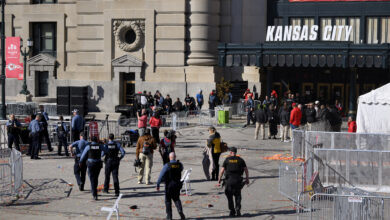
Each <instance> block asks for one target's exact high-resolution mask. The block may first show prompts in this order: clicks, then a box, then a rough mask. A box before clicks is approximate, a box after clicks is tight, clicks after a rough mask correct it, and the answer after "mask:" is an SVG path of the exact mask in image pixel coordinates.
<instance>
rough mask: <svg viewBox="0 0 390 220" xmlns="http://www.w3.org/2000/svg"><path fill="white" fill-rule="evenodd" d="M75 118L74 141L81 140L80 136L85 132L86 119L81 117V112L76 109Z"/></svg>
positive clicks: (73, 120) (73, 121) (73, 123)
mask: <svg viewBox="0 0 390 220" xmlns="http://www.w3.org/2000/svg"><path fill="white" fill-rule="evenodd" d="M72 112H73V118H72V138H73V141H78V140H79V135H80V133H81V132H83V130H84V124H85V122H84V119H83V117H81V115H79V110H78V109H74V110H73V111H72Z"/></svg>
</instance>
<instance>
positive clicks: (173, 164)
mask: <svg viewBox="0 0 390 220" xmlns="http://www.w3.org/2000/svg"><path fill="white" fill-rule="evenodd" d="M182 171H183V164H181V163H180V162H179V161H178V160H176V155H175V152H171V153H170V154H169V163H166V164H165V165H164V167H163V169H162V170H161V173H160V176H159V177H158V180H157V191H159V190H160V183H161V182H162V181H164V182H165V207H166V212H167V219H168V220H170V219H172V201H171V200H173V201H174V202H175V206H176V208H177V211H178V212H179V215H180V218H181V219H185V218H186V217H185V216H184V213H183V207H182V205H181V201H180V189H181V187H182V186H183V183H182V182H181V181H180V180H181V172H182Z"/></svg>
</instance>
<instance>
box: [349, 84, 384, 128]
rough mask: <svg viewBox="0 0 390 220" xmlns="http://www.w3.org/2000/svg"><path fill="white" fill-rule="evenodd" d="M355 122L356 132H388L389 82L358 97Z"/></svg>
mask: <svg viewBox="0 0 390 220" xmlns="http://www.w3.org/2000/svg"><path fill="white" fill-rule="evenodd" d="M356 124H357V132H358V133H381V134H390V83H388V84H386V85H384V86H382V87H380V88H378V89H375V90H372V91H371V92H369V93H366V94H364V95H361V96H360V97H359V99H358V111H357V117H356Z"/></svg>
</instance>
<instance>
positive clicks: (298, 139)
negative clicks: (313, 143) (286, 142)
mask: <svg viewBox="0 0 390 220" xmlns="http://www.w3.org/2000/svg"><path fill="white" fill-rule="evenodd" d="M291 155H292V156H293V158H294V159H295V158H304V157H305V131H304V130H301V129H293V130H292V142H291Z"/></svg>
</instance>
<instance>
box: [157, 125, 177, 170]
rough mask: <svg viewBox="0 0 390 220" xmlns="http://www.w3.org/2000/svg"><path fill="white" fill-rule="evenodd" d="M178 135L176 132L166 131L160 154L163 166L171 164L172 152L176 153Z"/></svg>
mask: <svg viewBox="0 0 390 220" xmlns="http://www.w3.org/2000/svg"><path fill="white" fill-rule="evenodd" d="M175 139H176V135H175V131H174V130H172V131H167V130H165V131H164V138H163V139H161V141H160V146H159V152H160V154H161V158H162V160H163V164H164V165H165V164H166V163H168V162H169V154H170V153H171V152H175V145H176V140H175Z"/></svg>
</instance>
